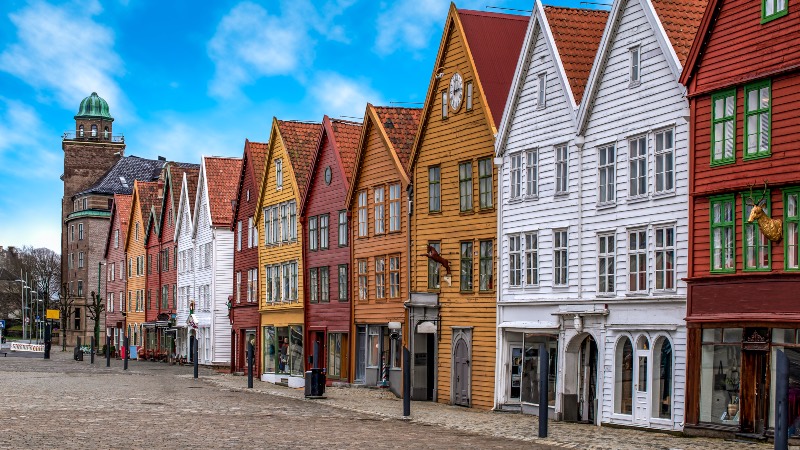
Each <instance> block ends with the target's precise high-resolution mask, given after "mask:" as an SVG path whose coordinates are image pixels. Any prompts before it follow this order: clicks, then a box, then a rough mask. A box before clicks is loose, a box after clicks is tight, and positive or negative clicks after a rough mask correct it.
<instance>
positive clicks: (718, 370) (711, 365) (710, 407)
mask: <svg viewBox="0 0 800 450" xmlns="http://www.w3.org/2000/svg"><path fill="white" fill-rule="evenodd" d="M742 334H743V330H742V329H741V328H724V329H723V328H706V329H704V330H703V338H702V342H703V343H702V350H701V368H700V421H701V422H707V423H716V424H721V425H738V424H739V380H740V371H741V361H742Z"/></svg>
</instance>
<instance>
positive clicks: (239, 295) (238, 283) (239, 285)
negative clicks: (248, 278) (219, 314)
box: [236, 272, 242, 303]
mask: <svg viewBox="0 0 800 450" xmlns="http://www.w3.org/2000/svg"><path fill="white" fill-rule="evenodd" d="M241 302H242V272H236V303H241Z"/></svg>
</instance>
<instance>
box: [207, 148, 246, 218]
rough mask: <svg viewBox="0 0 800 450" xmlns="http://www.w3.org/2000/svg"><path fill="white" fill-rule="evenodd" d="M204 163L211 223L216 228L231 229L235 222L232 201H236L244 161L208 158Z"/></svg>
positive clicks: (239, 159)
mask: <svg viewBox="0 0 800 450" xmlns="http://www.w3.org/2000/svg"><path fill="white" fill-rule="evenodd" d="M204 161H205V165H206V172H205V173H206V186H207V187H208V202H209V208H210V209H211V222H212V224H213V225H214V226H215V227H230V225H231V222H233V208H231V200H235V199H236V187H237V184H238V182H239V173H240V172H241V171H242V159H241V158H220V157H212V156H207V157H205V158H204Z"/></svg>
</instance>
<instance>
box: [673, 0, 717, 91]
mask: <svg viewBox="0 0 800 450" xmlns="http://www.w3.org/2000/svg"><path fill="white" fill-rule="evenodd" d="M721 3H722V0H710V1H709V2H708V4H707V5H706V9H705V11H704V12H703V17H702V18H701V19H700V25H699V27H698V29H697V33H695V36H694V40H693V41H692V46H691V47H690V48H689V51H688V53H687V56H686V65H685V69H684V70H683V72H682V73H681V79H680V82H681V84H682V85H684V86H688V85H689V82H690V81H692V78H693V77H694V74H695V72H696V70H697V67H698V63H699V62H700V58H701V57H702V55H703V54H704V53H705V51H704V50H705V47H706V45H708V40H709V38H711V31H712V29H713V26H714V23H716V21H717V15H718V14H719V12H720V10H721V8H722V7H721Z"/></svg>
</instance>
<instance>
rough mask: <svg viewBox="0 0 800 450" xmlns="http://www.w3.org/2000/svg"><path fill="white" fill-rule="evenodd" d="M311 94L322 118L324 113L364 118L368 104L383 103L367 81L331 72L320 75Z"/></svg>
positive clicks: (310, 88)
mask: <svg viewBox="0 0 800 450" xmlns="http://www.w3.org/2000/svg"><path fill="white" fill-rule="evenodd" d="M309 94H310V95H311V97H312V100H313V102H312V103H313V104H315V105H318V107H319V109H320V111H321V112H320V114H319V115H320V116H322V114H323V113H324V114H328V115H329V116H331V117H342V116H351V117H362V116H363V115H364V110H365V109H366V107H367V102H371V103H373V104H382V103H383V101H382V100H381V98H380V97H379V95H380V94H378V93H377V92H376V91H374V90H373V89H372V88H370V87H369V83H368V82H367V81H365V80H352V79H349V78H345V77H343V76H342V75H340V74H337V73H331V72H324V73H319V74H318V75H317V77H316V79H315V81H314V82H313V83H312V84H311V86H310V87H309Z"/></svg>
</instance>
